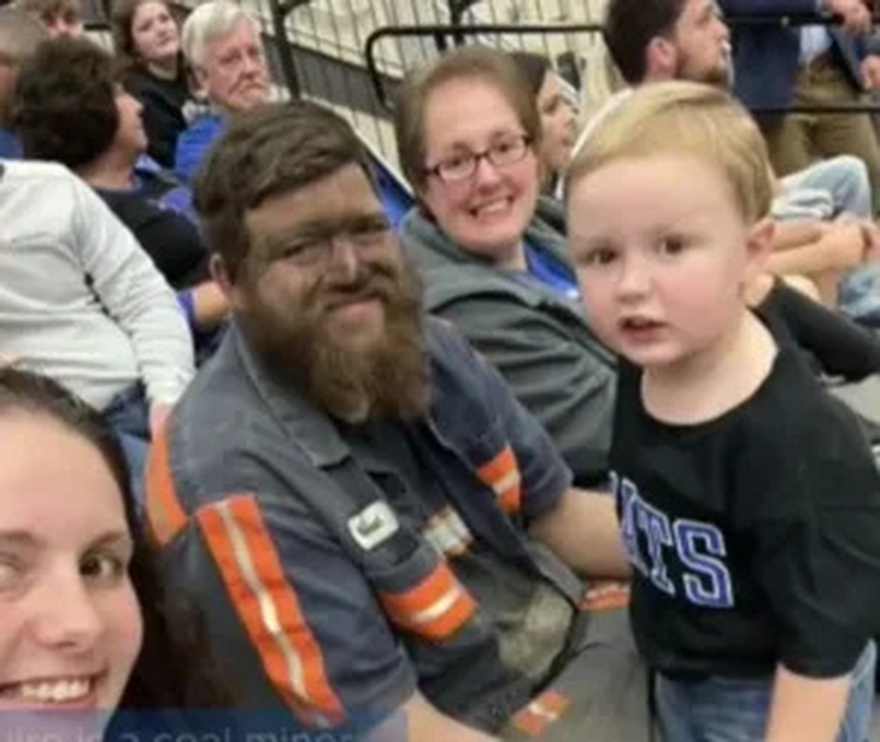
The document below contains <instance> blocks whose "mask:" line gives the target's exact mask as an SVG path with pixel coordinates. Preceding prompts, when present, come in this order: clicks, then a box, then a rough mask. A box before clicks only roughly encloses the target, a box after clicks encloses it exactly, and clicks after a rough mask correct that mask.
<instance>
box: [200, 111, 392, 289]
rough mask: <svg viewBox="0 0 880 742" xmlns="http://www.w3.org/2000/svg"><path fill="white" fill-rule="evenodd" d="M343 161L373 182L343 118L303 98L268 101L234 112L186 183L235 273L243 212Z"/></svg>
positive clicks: (207, 233)
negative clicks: (192, 181)
mask: <svg viewBox="0 0 880 742" xmlns="http://www.w3.org/2000/svg"><path fill="white" fill-rule="evenodd" d="M346 165H357V166H358V167H360V168H361V169H362V170H363V171H364V174H365V175H366V176H367V178H369V180H370V183H371V184H372V185H373V187H374V188H375V187H376V185H375V180H374V178H373V173H372V167H371V164H370V158H369V155H368V153H367V150H366V148H365V147H364V145H363V143H362V142H361V141H360V139H359V138H358V136H357V134H355V132H354V131H353V129H352V128H351V126H349V124H348V123H347V122H346V121H345V120H344V119H342V118H341V117H340V116H338V115H337V114H335V113H334V112H333V111H331V110H330V109H328V108H324V107H323V106H320V105H317V104H315V103H309V102H306V101H291V102H289V103H280V104H269V105H265V106H260V107H258V109H256V110H254V111H251V112H249V113H246V114H242V115H241V116H238V117H236V118H235V119H234V120H233V122H232V123H231V124H230V126H229V128H228V129H227V131H226V132H225V133H224V134H223V136H222V137H220V139H219V140H218V141H217V142H216V143H215V144H214V146H213V147H212V148H211V150H210V151H209V153H208V155H207V157H206V158H205V160H204V161H203V163H202V165H201V167H200V168H199V172H198V175H197V176H196V180H195V185H194V188H193V192H194V198H193V202H194V204H195V208H196V211H197V212H198V214H199V216H200V217H201V223H202V229H203V234H204V237H205V242H206V244H207V245H208V248H209V249H210V250H211V252H215V253H217V254H218V255H220V257H221V258H222V259H223V262H224V265H225V267H226V270H227V271H228V273H229V276H230V278H231V279H232V280H235V278H236V275H237V273H238V270H239V268H240V267H241V265H242V263H243V262H244V261H245V259H246V258H247V255H248V252H249V249H250V237H249V235H248V233H247V229H246V227H245V223H244V220H245V215H246V212H248V211H252V210H254V209H256V208H258V207H259V206H260V204H262V203H263V202H264V201H265V200H266V199H267V198H270V197H272V196H279V195H281V194H284V193H288V192H290V191H294V190H298V189H300V188H303V187H304V186H307V185H309V184H311V183H314V182H315V181H318V180H320V179H322V178H324V177H327V176H328V175H332V174H333V173H335V172H337V171H338V170H340V169H341V168H343V167H345V166H346Z"/></svg>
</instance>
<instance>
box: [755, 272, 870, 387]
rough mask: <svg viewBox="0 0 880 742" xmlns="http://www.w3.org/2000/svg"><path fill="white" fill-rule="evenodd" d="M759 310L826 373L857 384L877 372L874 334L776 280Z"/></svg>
mask: <svg viewBox="0 0 880 742" xmlns="http://www.w3.org/2000/svg"><path fill="white" fill-rule="evenodd" d="M758 309H759V310H760V311H765V310H766V311H768V312H772V313H774V314H775V315H776V317H777V318H778V319H779V320H780V321H782V322H783V323H784V325H785V327H786V329H787V330H788V331H789V333H790V334H791V336H792V338H793V339H794V341H795V342H796V343H797V344H798V345H799V346H800V347H801V348H803V349H804V350H806V351H807V352H809V353H810V354H811V355H812V356H813V358H815V360H816V362H817V363H818V364H819V366H820V367H821V369H822V371H823V372H825V373H826V374H830V375H834V376H842V377H844V378H845V379H847V380H848V381H858V380H861V379H864V378H865V377H866V376H869V375H870V374H874V373H880V339H878V337H877V335H875V334H874V333H873V332H871V331H870V330H868V329H866V328H864V327H860V326H859V325H857V324H856V323H855V322H853V321H852V320H850V319H848V318H847V317H845V316H844V315H842V314H841V313H840V312H835V311H833V310H831V309H828V308H826V307H823V306H822V305H820V304H818V303H816V302H815V301H813V300H812V299H809V298H807V297H806V296H804V295H802V294H801V293H800V292H799V291H796V290H794V289H792V288H791V287H789V286H786V285H785V284H784V283H783V282H781V281H776V283H775V284H774V286H773V288H772V290H771V291H770V293H769V294H768V295H767V297H766V298H765V299H764V301H763V302H762V304H761V305H760V306H759V307H758Z"/></svg>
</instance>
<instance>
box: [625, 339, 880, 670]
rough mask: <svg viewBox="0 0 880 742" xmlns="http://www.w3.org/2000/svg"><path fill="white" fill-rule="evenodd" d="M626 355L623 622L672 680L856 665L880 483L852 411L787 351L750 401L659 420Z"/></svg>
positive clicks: (873, 588) (868, 600) (867, 630)
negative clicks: (685, 420) (626, 605)
mask: <svg viewBox="0 0 880 742" xmlns="http://www.w3.org/2000/svg"><path fill="white" fill-rule="evenodd" d="M640 388H641V370H640V369H637V368H636V367H634V366H632V365H631V364H628V363H626V362H621V365H620V375H619V393H618V401H617V411H616V418H615V441H614V444H613V447H612V453H611V463H612V469H613V471H614V474H613V477H614V485H615V491H616V495H617V506H618V513H619V514H620V517H621V525H622V530H623V534H624V541H625V544H626V548H627V552H628V555H629V558H630V561H631V563H632V565H633V596H632V604H631V613H632V624H633V631H634V633H635V636H636V640H637V642H638V645H639V649H640V651H641V652H642V654H643V656H644V657H645V659H646V661H647V662H648V664H649V665H651V666H652V667H653V668H654V669H656V670H659V671H660V672H662V673H665V674H667V675H670V676H679V677H705V676H709V675H718V676H755V675H765V674H768V673H771V672H772V671H773V669H774V667H775V665H776V664H777V662H782V663H783V664H784V665H785V666H786V667H787V668H788V669H789V670H791V671H792V672H795V673H798V674H803V675H808V676H814V677H835V676H839V675H843V674H845V673H847V672H849V671H850V670H851V669H852V667H853V666H854V665H855V663H856V660H857V658H858V656H859V654H860V653H861V651H862V650H863V649H864V646H865V643H866V641H867V640H868V638H869V637H870V636H872V635H874V634H876V633H878V629H880V476H878V473H877V470H876V469H875V466H874V462H873V459H872V456H871V453H870V450H869V448H868V446H867V443H866V440H865V437H864V434H863V433H862V431H861V428H860V427H859V424H858V422H857V421H856V419H855V418H854V416H853V414H852V413H851V412H850V411H849V410H848V409H847V408H846V407H845V406H844V405H843V404H842V403H841V402H839V401H838V400H836V399H834V398H832V397H831V396H829V395H827V394H826V393H825V392H824V391H823V390H822V388H821V387H820V386H819V382H818V381H817V380H816V379H815V378H814V376H813V374H812V373H811V371H810V369H809V368H808V366H807V363H806V361H805V360H804V358H803V356H802V354H801V353H800V352H799V351H797V350H795V349H794V348H793V347H792V346H791V345H789V344H783V345H781V347H780V350H779V353H778V355H777V357H776V360H775V362H774V364H773V369H772V371H771V373H770V375H769V376H768V378H767V379H765V381H764V383H763V384H762V385H761V387H760V388H759V389H758V390H757V391H756V393H755V394H754V395H753V396H752V397H751V398H750V399H749V400H748V401H747V402H745V403H744V404H742V405H740V406H739V407H737V408H735V409H733V410H731V411H729V412H727V413H725V414H724V415H722V416H720V417H718V418H716V419H714V420H712V421H709V422H706V423H702V424H697V425H684V426H679V425H666V424H664V423H661V422H659V421H657V420H655V419H654V418H652V417H651V416H650V415H649V414H647V412H646V410H645V409H644V407H643V405H642V400H641V391H640Z"/></svg>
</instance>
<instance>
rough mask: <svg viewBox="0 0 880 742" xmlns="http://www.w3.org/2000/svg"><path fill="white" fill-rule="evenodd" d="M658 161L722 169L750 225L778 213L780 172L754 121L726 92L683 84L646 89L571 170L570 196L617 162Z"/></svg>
mask: <svg viewBox="0 0 880 742" xmlns="http://www.w3.org/2000/svg"><path fill="white" fill-rule="evenodd" d="M657 155H661V156H662V155H684V156H690V157H694V158H697V159H699V160H702V161H703V162H704V163H706V164H708V165H709V166H710V167H714V168H718V169H719V170H720V171H721V173H722V174H723V176H724V179H725V180H726V181H727V182H728V184H729V185H730V188H731V190H732V192H733V195H734V198H735V200H736V205H737V208H738V209H739V211H740V213H741V214H742V216H743V218H744V219H745V220H747V221H749V222H757V221H758V220H760V219H762V218H764V217H765V216H767V215H768V214H769V213H770V207H771V203H772V201H773V183H772V180H771V173H772V168H771V166H770V160H769V157H768V154H767V145H766V144H765V142H764V138H763V137H762V136H761V132H760V131H759V130H758V127H757V126H756V125H755V123H754V121H752V118H751V116H749V114H748V113H747V112H746V111H745V109H743V108H742V106H740V105H739V104H738V103H736V102H735V101H734V100H733V99H732V98H731V97H730V96H729V95H728V94H727V93H725V92H724V91H722V90H720V89H719V88H715V87H710V86H708V85H700V84H698V83H692V82H681V81H676V82H662V83H652V84H649V85H645V86H644V87H642V88H640V89H638V90H637V91H636V92H635V93H633V94H632V95H631V96H630V97H629V98H627V99H626V100H625V101H623V102H622V103H621V104H620V105H619V107H618V108H617V109H616V110H615V111H613V112H612V113H611V114H609V115H608V117H607V118H606V119H605V120H604V121H602V122H601V123H600V124H599V126H598V127H597V128H596V130H595V131H594V132H593V133H592V134H591V135H590V136H589V138H588V139H587V140H586V141H585V142H584V143H583V145H582V146H581V147H580V149H579V151H578V152H577V153H576V155H575V157H574V160H573V161H572V163H571V165H570V166H569V168H568V172H567V175H566V180H565V193H566V196H567V194H569V193H570V192H571V187H572V186H573V184H574V183H575V182H576V181H578V180H580V179H581V178H584V177H586V176H587V175H589V174H590V173H592V172H595V171H596V170H598V169H599V168H601V167H603V166H605V165H608V164H610V163H612V162H614V161H616V160H622V159H630V158H643V157H651V156H657Z"/></svg>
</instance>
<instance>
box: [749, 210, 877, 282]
mask: <svg viewBox="0 0 880 742" xmlns="http://www.w3.org/2000/svg"><path fill="white" fill-rule="evenodd" d="M865 250H866V245H865V235H864V232H863V230H862V227H861V225H860V224H858V223H856V222H850V223H844V222H841V223H837V222H835V223H830V224H825V225H823V229H822V235H821V237H819V239H817V240H814V241H812V242H810V243H807V244H802V245H799V246H797V247H795V246H789V247H788V248H786V249H783V250H776V251H775V252H773V253H772V254H771V255H770V256H769V258H768V259H767V264H766V268H767V270H769V271H770V272H771V273H774V274H776V275H784V274H789V273H794V274H801V275H807V276H810V275H816V274H821V273H825V272H827V271H845V270H849V269H851V268H855V267H856V266H857V265H859V264H861V263H862V262H863V261H864V258H865Z"/></svg>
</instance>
